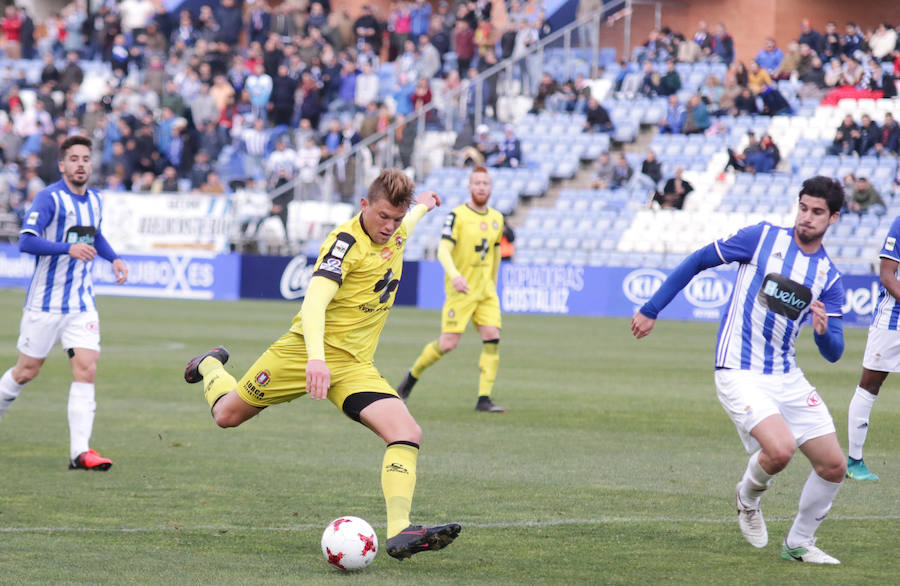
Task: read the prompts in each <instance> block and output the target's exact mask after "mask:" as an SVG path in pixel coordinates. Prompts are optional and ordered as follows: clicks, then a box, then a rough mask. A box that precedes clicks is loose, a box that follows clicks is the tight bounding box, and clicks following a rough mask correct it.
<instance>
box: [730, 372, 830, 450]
mask: <svg viewBox="0 0 900 586" xmlns="http://www.w3.org/2000/svg"><path fill="white" fill-rule="evenodd" d="M715 378H716V391H717V394H718V396H719V403H721V404H722V408H723V409H725V412H726V413H728V416H729V417H731V420H732V421H733V422H734V425H735V427H737V430H738V435H740V436H741V441H742V442H743V443H744V448H745V449H746V450H747V452H748V453H751V454H752V453H753V452H755V451H756V450H758V449H759V443H758V442H757V441H756V439H755V438H754V437H753V436H751V435H750V431H751V430H752V429H753V428H754V427H756V426H757V425H758V424H759V422H761V421H762V420H763V419H765V418H766V417H770V416H772V415H781V417H782V418H783V419H784V421H785V423H787V426H788V428H789V429H790V430H791V433H792V434H794V440H795V441H796V442H797V445H798V446H800V445H803V444H804V443H806V442H807V441H808V440H811V439H813V438H817V437H821V436H823V435H828V434H829V433H835V430H834V421H833V420H832V419H831V413H829V411H828V407H827V406H826V405H825V401H823V400H822V398H821V397H820V396H819V394H818V393H817V392H816V389H815V387H813V386H812V385H811V384H809V381H807V380H806V377H804V376H803V372H802V371H801V370H800V369H799V368H797V369H794V371H793V372H791V373H789V374H761V373H758V372H753V371H750V370H734V369H721V370H717V371H716V375H715Z"/></svg>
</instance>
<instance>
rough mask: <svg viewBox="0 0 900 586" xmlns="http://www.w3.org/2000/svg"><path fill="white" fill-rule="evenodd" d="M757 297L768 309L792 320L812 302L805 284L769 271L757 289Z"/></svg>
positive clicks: (810, 292) (810, 293) (810, 294)
mask: <svg viewBox="0 0 900 586" xmlns="http://www.w3.org/2000/svg"><path fill="white" fill-rule="evenodd" d="M757 299H758V300H759V302H760V303H761V304H762V305H764V306H765V307H766V308H768V309H769V311H772V312H775V313H777V314H778V315H783V316H784V317H786V318H788V319H789V320H792V321H793V320H796V319H797V318H798V317H800V313H801V312H803V310H804V309H806V308H807V307H808V306H809V304H810V303H812V291H810V290H809V287H807V286H806V285H803V284H802V283H798V282H796V281H792V280H790V279H788V278H787V277H785V276H784V275H780V274H778V273H769V274H768V275H766V278H765V280H764V281H763V285H762V287H760V289H759V294H758V295H757Z"/></svg>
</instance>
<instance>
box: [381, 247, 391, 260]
mask: <svg viewBox="0 0 900 586" xmlns="http://www.w3.org/2000/svg"><path fill="white" fill-rule="evenodd" d="M393 256H394V251H393V250H391V249H390V248H388V247H387V246H385V247H384V248H382V249H381V258H383V259H384V260H390V258H391V257H393Z"/></svg>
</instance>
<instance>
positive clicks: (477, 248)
mask: <svg viewBox="0 0 900 586" xmlns="http://www.w3.org/2000/svg"><path fill="white" fill-rule="evenodd" d="M475 252H480V253H481V260H484V257H486V256H487V253H488V241H487V238H482V239H481V244H479V245H477V246H475Z"/></svg>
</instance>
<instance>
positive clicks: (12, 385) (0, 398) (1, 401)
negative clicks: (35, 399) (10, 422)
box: [0, 368, 25, 419]
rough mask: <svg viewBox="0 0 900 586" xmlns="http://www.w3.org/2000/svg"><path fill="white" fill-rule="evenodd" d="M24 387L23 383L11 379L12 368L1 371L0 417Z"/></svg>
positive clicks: (0, 417) (1, 417)
mask: <svg viewBox="0 0 900 586" xmlns="http://www.w3.org/2000/svg"><path fill="white" fill-rule="evenodd" d="M24 388H25V385H20V384H19V383H17V382H16V381H15V380H14V379H13V377H12V368H10V369H9V370H7V371H6V372H4V373H3V376H2V377H0V419H3V414H4V413H6V410H7V409H9V406H10V405H12V402H13V401H15V400H16V397H18V396H19V393H21V392H22V389H24Z"/></svg>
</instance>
